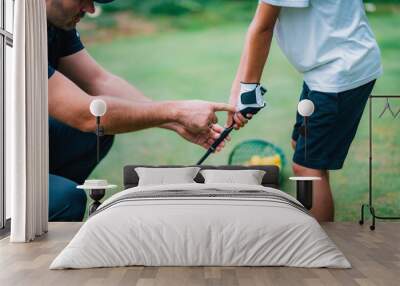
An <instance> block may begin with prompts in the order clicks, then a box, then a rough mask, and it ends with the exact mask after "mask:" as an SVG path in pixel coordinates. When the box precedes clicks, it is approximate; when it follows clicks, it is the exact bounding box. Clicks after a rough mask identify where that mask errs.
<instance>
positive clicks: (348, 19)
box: [261, 0, 382, 92]
mask: <svg viewBox="0 0 400 286" xmlns="http://www.w3.org/2000/svg"><path fill="white" fill-rule="evenodd" d="M261 1H263V2H265V3H268V4H271V5H275V6H281V7H282V8H281V12H280V14H279V17H278V20H277V23H276V25H275V37H276V39H277V42H278V45H279V46H280V48H281V49H282V51H283V53H284V54H285V55H286V57H287V58H288V59H289V61H290V62H291V63H292V64H293V65H294V66H295V68H296V69H297V70H298V71H299V72H301V73H303V74H304V81H305V82H306V84H307V85H308V87H309V88H310V89H311V90H317V91H322V92H342V91H346V90H350V89H353V88H356V87H359V86H361V85H363V84H366V83H368V82H370V81H372V80H374V79H376V78H377V77H379V76H380V75H381V74H382V66H381V55H380V50H379V47H378V44H377V42H376V40H375V37H374V34H373V33H372V30H371V28H370V26H369V24H368V19H367V16H366V14H365V10H364V5H363V3H362V0H261Z"/></svg>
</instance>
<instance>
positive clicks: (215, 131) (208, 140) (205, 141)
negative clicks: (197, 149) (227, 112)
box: [164, 123, 231, 152]
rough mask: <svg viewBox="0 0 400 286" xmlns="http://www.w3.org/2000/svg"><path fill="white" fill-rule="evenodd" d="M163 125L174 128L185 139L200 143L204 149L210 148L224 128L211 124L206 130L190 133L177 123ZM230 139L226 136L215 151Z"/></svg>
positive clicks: (220, 148) (219, 149)
mask: <svg viewBox="0 0 400 286" xmlns="http://www.w3.org/2000/svg"><path fill="white" fill-rule="evenodd" d="M164 127H165V128H168V129H171V130H174V131H175V132H176V133H178V134H179V135H180V136H181V137H183V138H184V139H186V140H187V141H189V142H191V143H194V144H197V145H200V146H202V147H203V148H205V149H208V148H210V146H211V145H212V144H213V143H214V141H215V140H216V139H217V138H218V137H219V136H220V135H221V133H222V131H223V130H224V128H222V127H221V126H219V125H218V124H213V125H212V127H211V128H209V129H208V131H207V132H203V133H192V132H190V131H188V130H187V129H186V128H185V127H184V126H183V125H181V124H179V123H171V124H166V125H165V126H164ZM230 140H231V138H230V137H229V136H228V137H227V138H226V140H225V141H224V142H222V143H221V144H220V145H219V146H218V148H217V150H216V151H217V152H219V151H221V150H222V149H223V148H224V147H225V142H226V141H230Z"/></svg>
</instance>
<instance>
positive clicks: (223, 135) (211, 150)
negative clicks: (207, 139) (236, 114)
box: [196, 123, 234, 165]
mask: <svg viewBox="0 0 400 286" xmlns="http://www.w3.org/2000/svg"><path fill="white" fill-rule="evenodd" d="M233 125H234V123H233V124H232V125H231V126H229V127H227V128H225V129H224V131H222V133H221V135H220V136H219V137H218V138H217V139H216V140H215V142H214V143H213V144H212V145H211V147H210V148H208V150H207V152H206V153H205V154H204V155H203V157H201V159H200V160H199V161H198V162H197V164H196V165H201V164H202V163H203V162H204V161H205V160H206V159H207V158H208V156H210V154H211V153H214V151H215V150H216V149H217V147H218V145H219V144H221V142H222V141H224V140H225V138H226V137H228V135H229V134H230V133H231V131H232V130H233Z"/></svg>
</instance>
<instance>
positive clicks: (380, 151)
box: [88, 14, 400, 221]
mask: <svg viewBox="0 0 400 286" xmlns="http://www.w3.org/2000/svg"><path fill="white" fill-rule="evenodd" d="M370 22H371V25H372V27H373V30H374V32H375V34H376V36H377V38H378V41H379V44H380V47H381V49H382V56H383V65H384V69H385V74H384V76H383V77H382V78H381V79H380V80H379V81H378V83H377V85H376V88H375V91H374V93H375V94H400V81H399V78H400V64H399V55H400V46H399V41H398V39H400V30H399V29H398V28H397V27H399V26H400V17H399V16H398V15H392V14H389V15H385V16H382V15H381V14H378V15H376V16H371V17H370ZM234 23H236V22H232V24H230V25H223V26H218V27H215V28H207V29H201V30H198V31H193V30H189V31H176V32H169V33H165V32H164V33H156V34H152V35H148V36H140V37H133V38H121V39H117V40H115V41H113V42H112V43H107V44H104V43H102V44H96V45H92V46H90V47H88V49H89V51H90V53H91V54H92V55H93V56H94V57H95V58H96V59H97V60H98V61H99V62H100V63H101V64H102V65H103V66H105V67H106V68H107V69H109V70H110V71H112V72H114V73H115V74H117V75H120V76H121V77H123V78H125V79H127V80H128V81H130V82H131V83H133V84H135V85H136V86H138V87H139V88H140V89H141V90H143V91H144V92H145V94H146V95H148V96H149V97H152V98H153V99H157V100H171V99H205V100H214V101H223V102H225V101H227V99H228V95H229V90H230V85H231V82H232V79H233V77H234V74H235V71H236V67H237V65H238V61H239V57H240V54H241V49H242V45H243V40H244V36H245V32H246V28H247V24H246V22H245V21H242V22H238V23H236V24H234ZM263 83H265V84H266V85H267V86H268V89H269V93H268V94H267V101H268V104H269V107H268V109H266V110H264V111H263V112H261V113H260V114H259V115H257V117H256V118H255V119H253V120H252V121H251V122H250V123H249V124H248V126H247V127H246V128H245V129H242V130H240V132H234V133H233V134H232V142H231V144H229V145H228V146H227V147H226V148H225V149H224V151H223V152H221V153H219V154H215V155H212V156H211V157H210V158H209V160H208V161H207V163H210V164H225V163H227V158H228V154H229V152H230V151H231V150H232V148H233V147H234V146H235V145H236V144H238V143H239V142H241V141H243V140H247V139H250V138H260V139H265V140H268V141H270V142H272V143H274V144H277V145H278V146H280V147H281V148H282V149H283V150H284V152H285V154H286V156H287V158H288V159H289V160H290V159H291V156H292V150H291V147H290V134H291V130H292V125H293V123H294V118H295V111H296V106H297V102H298V97H299V94H300V89H301V85H302V77H301V75H300V74H298V73H297V72H296V71H295V70H294V69H293V67H291V66H290V65H289V63H288V61H287V60H286V59H285V58H284V56H283V55H282V54H281V52H280V51H279V49H278V48H277V46H276V45H275V43H274V44H273V46H272V49H271V54H270V57H269V60H268V65H267V67H266V69H265V71H264V77H263ZM393 105H394V106H396V107H397V108H400V100H399V101H398V102H397V103H396V102H393ZM382 106H383V102H376V111H375V112H374V115H375V116H376V115H377V113H378V112H379V111H378V109H379V108H381V107H382ZM366 115H367V112H365V113H364V118H363V120H362V122H361V125H360V128H359V131H358V134H357V136H356V138H355V140H354V142H353V145H352V147H351V150H350V154H349V156H348V158H347V161H346V164H345V167H344V168H343V170H341V171H335V172H332V173H331V174H332V175H331V181H332V186H333V190H334V199H335V203H336V220H353V221H354V220H357V219H358V216H359V208H360V204H361V203H362V202H365V201H366V200H367V190H368V128H367V127H368V126H367V116H366ZM399 117H400V116H399ZM224 120H225V117H224V114H220V121H221V122H222V123H223V122H224ZM398 120H400V118H398ZM375 122H376V124H375V126H374V134H376V135H375V138H374V140H375V142H374V143H375V144H376V148H375V149H374V156H375V159H376V161H374V162H375V163H374V170H375V171H374V172H375V176H374V188H375V190H376V191H375V198H376V200H375V202H376V206H377V209H378V212H380V213H381V214H385V215H394V214H395V212H396V210H400V200H399V199H400V192H398V189H399V187H400V179H399V178H400V176H398V173H399V170H400V154H399V151H398V149H399V148H398V147H399V144H400V130H398V124H397V123H396V121H393V120H392V119H390V118H388V117H385V118H384V119H379V120H378V119H376V120H375ZM390 128H393V129H390ZM396 128H397V130H396ZM203 153H204V150H203V149H201V148H200V147H197V146H195V145H193V144H190V143H188V142H186V141H184V140H183V139H181V138H180V137H178V136H177V135H175V134H174V133H172V132H169V131H166V130H161V129H156V128H155V129H150V130H145V131H140V132H135V133H130V134H123V135H118V136H117V138H116V141H115V145H114V146H113V148H112V150H111V152H110V154H109V155H108V156H107V157H106V159H105V160H103V162H101V164H100V165H99V166H98V167H97V168H96V169H95V171H94V172H93V174H92V175H91V177H92V178H106V179H108V180H109V181H110V182H112V183H116V184H118V185H119V186H122V169H123V166H124V165H126V164H194V163H195V162H196V161H197V160H198V159H199V158H200V157H201V155H202V154H203ZM283 171H284V175H285V177H288V176H289V175H290V174H291V170H290V164H288V166H287V167H286V168H285V170H283ZM282 189H283V190H284V191H286V192H288V193H292V194H293V191H294V185H293V184H292V183H291V182H289V180H287V179H285V180H284V182H283V185H282Z"/></svg>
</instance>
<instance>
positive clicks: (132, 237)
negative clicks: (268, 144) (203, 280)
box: [50, 183, 351, 269]
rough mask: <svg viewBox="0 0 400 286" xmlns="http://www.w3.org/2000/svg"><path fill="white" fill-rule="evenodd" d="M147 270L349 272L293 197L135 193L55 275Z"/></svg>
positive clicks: (240, 189)
mask: <svg viewBox="0 0 400 286" xmlns="http://www.w3.org/2000/svg"><path fill="white" fill-rule="evenodd" d="M128 265H145V266H196V265H197V266H206V265H207V266H211V265H213V266H245V265H246V266H293V267H332V268H349V267H351V266H350V263H349V262H348V261H347V259H346V258H345V257H344V255H343V254H342V252H341V251H340V250H338V249H337V247H336V245H335V244H334V243H333V242H332V241H331V240H330V238H329V237H328V236H327V235H326V233H325V232H324V230H323V229H322V228H321V227H320V225H319V224H318V222H317V221H316V220H315V219H314V218H313V217H312V216H311V215H309V214H308V212H307V211H306V210H305V209H304V208H303V207H302V206H301V204H300V203H299V202H298V201H296V200H295V199H294V198H293V197H291V196H290V195H287V194H285V193H283V192H282V191H279V190H277V189H274V188H269V187H264V186H255V185H239V184H198V183H192V184H174V185H158V186H138V187H134V188H129V189H127V190H125V191H123V192H121V193H118V194H116V195H114V196H113V197H111V198H109V199H108V200H106V201H105V202H104V203H103V204H102V205H101V206H100V208H99V209H98V211H97V212H96V214H95V215H93V216H92V217H90V218H89V219H88V221H87V222H86V223H85V224H84V225H83V226H82V227H81V229H80V230H79V232H78V233H77V234H76V236H75V237H74V238H73V239H72V241H71V242H70V243H69V244H68V246H67V247H66V248H65V249H64V250H63V251H62V252H61V253H60V254H59V255H58V257H56V259H55V260H54V261H53V263H52V264H51V266H50V269H64V268H91V267H115V266H128Z"/></svg>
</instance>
